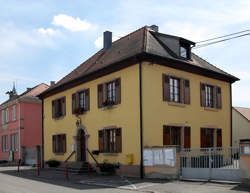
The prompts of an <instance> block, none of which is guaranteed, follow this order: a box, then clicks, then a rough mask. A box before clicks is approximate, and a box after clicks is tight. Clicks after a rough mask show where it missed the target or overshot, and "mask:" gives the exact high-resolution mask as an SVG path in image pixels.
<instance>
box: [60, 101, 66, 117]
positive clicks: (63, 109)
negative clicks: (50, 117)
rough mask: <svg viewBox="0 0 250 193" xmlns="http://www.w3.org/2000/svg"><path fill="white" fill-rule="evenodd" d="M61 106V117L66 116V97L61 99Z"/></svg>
mask: <svg viewBox="0 0 250 193" xmlns="http://www.w3.org/2000/svg"><path fill="white" fill-rule="evenodd" d="M61 105H62V115H63V116H64V115H66V97H63V98H62V99H61Z"/></svg>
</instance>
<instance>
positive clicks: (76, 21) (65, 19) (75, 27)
mask: <svg viewBox="0 0 250 193" xmlns="http://www.w3.org/2000/svg"><path fill="white" fill-rule="evenodd" d="M52 24H53V25H55V26H61V27H64V28H65V29H67V30H70V31H72V32H76V31H85V30H88V29H90V28H91V27H93V25H92V24H91V23H89V22H88V21H86V20H81V19H80V18H79V17H77V18H73V17H72V16H69V15H65V14H59V15H56V16H54V18H53V21H52Z"/></svg>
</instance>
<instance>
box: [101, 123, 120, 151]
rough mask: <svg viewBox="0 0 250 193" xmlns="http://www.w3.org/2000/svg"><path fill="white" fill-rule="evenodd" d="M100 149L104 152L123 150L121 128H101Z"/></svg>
mask: <svg viewBox="0 0 250 193" xmlns="http://www.w3.org/2000/svg"><path fill="white" fill-rule="evenodd" d="M98 135H99V136H98V138H99V151H100V152H104V153H120V152H122V132H121V128H112V129H103V130H99V133H98Z"/></svg>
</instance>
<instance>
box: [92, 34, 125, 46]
mask: <svg viewBox="0 0 250 193" xmlns="http://www.w3.org/2000/svg"><path fill="white" fill-rule="evenodd" d="M122 36H124V35H119V36H116V35H113V36H112V42H114V41H116V40H118V39H120V38H121V37H122ZM95 46H96V47H97V48H99V49H101V48H102V47H103V36H100V37H98V38H97V39H96V40H95Z"/></svg>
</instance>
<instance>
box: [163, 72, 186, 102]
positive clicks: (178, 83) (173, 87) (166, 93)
mask: <svg viewBox="0 0 250 193" xmlns="http://www.w3.org/2000/svg"><path fill="white" fill-rule="evenodd" d="M162 79H163V80H162V82H163V85H162V86H163V100H164V101H169V102H176V103H183V104H190V85H189V80H187V79H184V78H177V77H174V76H170V75H166V74H163V77H162Z"/></svg>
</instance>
